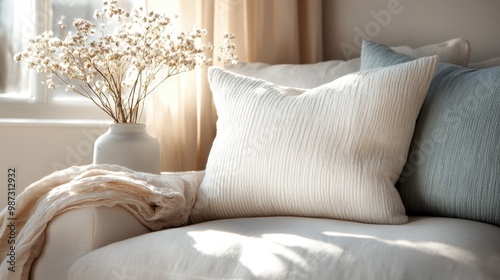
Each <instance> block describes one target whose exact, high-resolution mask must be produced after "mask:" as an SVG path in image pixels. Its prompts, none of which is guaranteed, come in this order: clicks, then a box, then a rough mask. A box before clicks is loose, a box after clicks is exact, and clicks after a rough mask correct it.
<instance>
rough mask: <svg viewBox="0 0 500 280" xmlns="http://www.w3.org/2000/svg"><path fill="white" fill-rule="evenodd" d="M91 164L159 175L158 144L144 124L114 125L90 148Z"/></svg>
mask: <svg viewBox="0 0 500 280" xmlns="http://www.w3.org/2000/svg"><path fill="white" fill-rule="evenodd" d="M94 164H115V165H120V166H123V167H127V168H129V169H132V170H135V171H140V172H147V173H154V174H160V144H159V142H158V140H157V139H156V138H154V137H153V136H151V135H150V134H148V133H147V132H146V125H145V124H137V123H114V124H111V125H109V128H108V131H107V132H106V133H104V134H103V135H101V136H100V137H99V138H97V140H96V141H95V144H94Z"/></svg>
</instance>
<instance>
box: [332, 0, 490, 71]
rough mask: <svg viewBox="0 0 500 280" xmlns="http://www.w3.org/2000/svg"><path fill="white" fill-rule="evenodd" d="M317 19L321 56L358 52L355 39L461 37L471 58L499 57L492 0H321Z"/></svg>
mask: <svg viewBox="0 0 500 280" xmlns="http://www.w3.org/2000/svg"><path fill="white" fill-rule="evenodd" d="M323 20H324V23H325V24H324V29H323V35H324V36H323V37H324V40H325V41H324V50H325V60H328V59H347V58H352V57H357V56H359V47H360V44H361V38H366V39H371V40H374V41H378V42H380V43H384V44H387V45H390V46H397V45H410V46H412V47H418V46H422V45H426V44H432V43H437V42H442V41H445V40H448V39H452V38H456V37H462V38H465V39H467V40H468V41H469V43H470V45H471V49H472V53H471V62H476V61H482V60H485V59H487V58H492V57H500V36H498V27H499V26H500V1H498V0H474V1H470V0H438V1H436V0H418V1H417V0H369V1H367V0H326V1H323ZM352 49H354V51H351V50H352Z"/></svg>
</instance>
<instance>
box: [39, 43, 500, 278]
mask: <svg viewBox="0 0 500 280" xmlns="http://www.w3.org/2000/svg"><path fill="white" fill-rule="evenodd" d="M365 44H366V46H365V45H364V46H363V52H362V56H361V62H359V61H355V62H353V61H350V62H342V61H332V62H325V63H319V64H314V65H302V66H299V65H277V66H272V65H266V64H245V63H242V64H240V65H239V66H237V67H236V68H233V69H231V70H232V71H233V72H236V73H240V74H244V75H248V76H255V77H260V78H265V79H266V80H269V81H271V82H274V83H276V84H281V85H284V86H300V84H297V83H300V82H301V81H302V82H303V83H305V84H304V87H309V88H312V87H315V86H316V85H321V84H323V83H326V82H329V81H331V80H333V79H334V78H337V77H336V75H338V76H342V75H344V74H345V73H343V72H342V71H344V70H342V71H341V73H340V72H339V73H338V72H336V70H337V69H341V68H342V69H345V67H346V64H345V63H348V64H349V63H353V64H357V65H355V66H354V68H353V69H352V70H350V71H348V72H355V71H357V70H359V67H360V66H359V65H361V69H368V68H373V67H381V66H387V65H391V64H396V63H401V62H404V61H401V60H409V58H408V57H406V56H404V55H401V54H396V53H391V52H392V51H391V50H389V49H388V48H385V47H384V46H383V45H378V44H376V43H373V42H371V43H370V42H365ZM365 47H366V50H365ZM402 49H404V48H402ZM402 49H399V50H398V51H400V52H403V53H406V54H408V55H412V54H415V53H414V52H413V51H414V50H411V49H406V51H404V50H402ZM424 50H425V51H424V53H421V54H420V55H421V56H425V55H427V54H432V53H434V54H436V53H437V54H438V56H439V57H440V59H441V61H443V60H447V61H449V59H450V58H447V59H444V58H443V55H442V53H446V54H450V52H454V54H453V55H451V60H453V59H456V61H449V62H452V63H456V64H462V66H465V65H466V64H467V61H468V54H469V52H470V49H469V46H468V44H467V42H466V41H464V40H462V39H457V40H452V41H448V42H445V43H442V44H437V45H432V46H427V47H426V48H424ZM419 51H422V49H420V50H419ZM464 56H465V59H464ZM381 64H384V65H381ZM464 64H465V65H464ZM339 65H342V66H341V67H340V68H338V66H339ZM443 65H444V66H443ZM375 71H378V70H375ZM453 71H458V72H459V74H458V75H457V76H453V73H452V72H453ZM324 73H329V75H323V74H324ZM437 73H438V74H437V75H445V77H444V78H446V75H452V76H450V77H451V79H448V80H446V79H445V80H446V82H445V85H446V86H450V84H451V85H453V84H454V83H458V84H457V86H458V88H457V87H454V86H451V88H452V89H453V90H450V91H447V92H445V94H441V93H440V92H441V90H442V86H443V85H442V84H438V85H436V84H431V86H430V90H431V91H433V92H432V93H429V94H427V98H426V100H425V101H424V103H423V107H422V111H420V116H419V119H418V122H417V124H416V130H415V134H414V135H413V138H412V144H411V146H410V148H409V151H408V158H407V161H406V165H405V168H404V169H403V170H402V172H401V176H400V177H399V181H398V183H397V184H396V186H397V188H398V190H399V195H400V196H401V199H402V202H403V204H404V207H405V209H406V214H408V221H407V222H406V221H403V222H398V223H395V224H387V223H386V224H384V223H376V222H374V223H369V222H368V223H367V222H360V221H355V220H351V221H349V219H348V218H345V219H336V218H328V217H307V215H280V214H278V215H271V214H272V213H271V214H269V213H267V212H264V214H263V215H259V214H258V213H259V212H258V211H261V210H260V208H259V207H260V206H259V205H252V204H250V209H247V208H245V207H247V205H240V206H241V207H240V208H238V209H237V210H240V209H245V211H247V212H244V213H239V212H238V211H233V212H231V213H229V214H227V213H226V212H225V211H222V210H220V209H217V208H216V206H210V207H208V208H206V207H205V206H206V205H205V206H204V207H202V206H199V205H198V206H196V205H195V209H194V210H193V213H194V214H193V217H192V220H193V221H195V222H196V223H193V224H190V225H187V226H183V227H178V228H171V229H167V230H162V231H157V232H150V230H148V228H146V227H145V226H143V225H142V224H141V223H139V222H138V221H137V219H136V218H135V217H134V216H133V215H132V214H130V213H128V212H127V211H126V210H125V209H123V208H121V207H113V208H107V207H92V208H83V209H76V210H71V211H68V212H65V213H63V214H61V215H59V216H57V217H56V218H55V219H54V220H53V221H52V222H51V223H50V224H49V226H48V229H47V233H46V240H45V245H44V249H43V251H42V254H41V255H40V256H39V258H38V259H37V260H36V261H35V263H34V265H33V267H32V269H31V278H32V279H35V280H36V279H500V203H499V201H500V197H499V195H500V189H499V188H500V184H499V183H500V179H499V178H498V176H499V175H498V174H499V173H498V167H499V166H500V161H499V158H500V149H499V148H500V146H499V145H498V143H499V141H498V140H499V137H500V134H499V133H498V132H499V130H498V121H499V120H500V116H499V113H498V111H499V110H497V109H500V86H499V82H500V69H499V68H498V67H497V68H492V69H487V70H467V69H465V68H461V67H459V66H453V65H452V64H446V65H445V64H442V63H441V64H440V66H439V68H438V70H437ZM450 73H452V74H450ZM223 75H230V74H224V73H223ZM467 75H473V79H475V80H477V82H479V83H480V84H474V85H472V86H473V87H474V89H475V90H477V91H476V92H480V93H481V94H479V95H478V94H476V95H473V94H472V95H471V96H472V97H470V98H465V99H460V98H461V97H453V92H459V91H460V90H461V89H463V88H464V85H463V84H461V83H459V82H460V79H462V78H463V77H466V76H467ZM283 77H284V78H283ZM235 79H246V78H241V77H235ZM471 79H472V78H471ZM243 81H245V80H243ZM251 81H252V82H253V81H254V80H251ZM433 81H434V83H437V82H436V80H433ZM288 82H290V83H294V84H293V85H290V84H287V83H288ZM311 83H312V84H311ZM436 88H437V89H436ZM450 92H451V93H450ZM464 92H465V93H467V92H469V91H467V90H465V91H464ZM470 92H473V90H471V91H470ZM441 95H443V96H444V97H443V98H444V99H443V100H441V99H440V98H441ZM449 95H451V96H452V97H451V98H456V99H458V100H459V101H457V102H458V103H453V102H454V101H453V100H450V99H449ZM463 100H466V101H463ZM433 102H435V103H433ZM442 102H447V104H450V106H449V107H447V106H443V105H442V104H441V103H442ZM464 102H465V103H464ZM436 104H437V105H436ZM440 104H441V105H440ZM464 104H465V105H464ZM471 104H472V105H471ZM471 106H472V107H471ZM440 108H441V109H440ZM450 108H451V109H450ZM454 110H455V111H454ZM455 113H456V114H455ZM440 118H442V119H443V122H440V121H439V119H440ZM450 120H452V121H451V122H450ZM456 121H460V122H459V123H460V125H456V124H457V123H456ZM461 121H464V122H461ZM443 126H448V127H450V128H451V129H452V130H450V132H446V133H451V134H446V133H445V134H442V135H441V134H440V135H439V136H440V137H438V138H433V137H434V136H436V135H437V134H431V136H432V137H431V136H429V134H426V133H433V132H434V133H437V132H436V131H438V132H442V129H444V128H443ZM412 133H413V130H412ZM443 135H447V138H446V139H445V140H446V141H444V140H443ZM462 135H465V136H463V137H465V138H464V139H463V141H461V140H460V139H461V138H462ZM471 135H476V136H477V141H478V142H479V145H476V144H475V143H471V145H470V148H471V149H476V150H474V151H473V152H471V151H467V150H464V149H465V148H464V146H463V145H466V147H469V146H467V145H468V144H467V143H469V142H470V137H471ZM436 137H437V136H436ZM485 138H486V139H485ZM429 139H431V140H432V141H431V142H429V141H428V140H429ZM438 140H443V141H441V142H440V141H438ZM464 143H465V144H464ZM450 156H451V158H449V157H450ZM462 156H463V157H462ZM464 157H465V158H464ZM481 157H482V158H481ZM461 159H462V161H460V160H461ZM443 160H448V162H443ZM403 163H404V162H403ZM210 164H212V163H210V162H209V163H208V167H210ZM208 167H207V171H206V172H207V174H209V173H210V172H212V173H213V172H214V170H213V169H212V170H211V169H210V168H208ZM471 170H472V171H471ZM200 172H205V171H200ZM210 176H213V174H212V175H210ZM209 179H210V178H209ZM209 179H207V180H209ZM263 180H265V179H263ZM438 183H439V184H438ZM210 191H213V190H211V189H210V188H208V187H207V185H205V186H200V189H199V194H198V195H199V196H200V193H201V194H202V195H204V197H201V196H200V198H199V199H198V200H199V201H202V200H203V199H207V197H208V198H210V197H211V196H210ZM203 192H205V193H203ZM231 195H232V194H231V193H226V194H225V197H222V198H221V197H220V196H219V197H215V198H214V199H222V200H224V199H226V198H228V197H230V196H231ZM248 195H249V196H250V197H253V196H254V195H255V194H253V193H251V191H249V193H248ZM221 196H224V193H223V194H221ZM398 199H399V196H398ZM320 200H321V198H320V199H318V205H319V204H321V203H322V202H321V201H320ZM199 201H197V203H199ZM278 202H280V201H278ZM209 203H211V204H212V205H216V203H215V202H214V200H212V201H209ZM217 203H226V202H224V201H222V202H221V201H217ZM228 205H229V204H227V203H226V204H225V206H226V207H233V208H234V207H238V205H236V206H234V205H232V206H231V205H229V206H228ZM313 206H314V205H313ZM276 207H278V206H276ZM283 207H288V206H283ZM373 207H375V208H374V209H376V207H378V205H377V204H376V203H375V205H374V206H373ZM278 208H279V207H278ZM312 208H314V207H312ZM280 209H281V208H280ZM287 209H288V208H287ZM307 209H309V208H307ZM367 209H369V208H367ZM254 210H255V211H257V212H256V213H257V214H255V213H254V214H252V215H245V213H253V212H252V211H254ZM275 210H276V209H274V208H273V211H275ZM278 210H279V209H278ZM278 210H276V211H278ZM292 210H294V209H292ZM301 210H303V209H299V210H297V211H301ZM262 211H269V210H262ZM294 211H295V210H294ZM304 211H306V210H304ZM352 211H353V212H355V211H356V209H354V210H352ZM207 212H214V213H217V214H213V215H212V213H207ZM234 213H236V214H234ZM266 213H267V214H266ZM277 213H283V212H279V211H278V212H277ZM372 214H373V213H367V215H368V216H369V217H371V216H373V215H372ZM206 215H208V216H211V217H208V218H207V217H206ZM231 215H232V216H231ZM239 216H241V217H239ZM251 216H255V217H251ZM258 216H260V217H258ZM317 216H321V215H317Z"/></svg>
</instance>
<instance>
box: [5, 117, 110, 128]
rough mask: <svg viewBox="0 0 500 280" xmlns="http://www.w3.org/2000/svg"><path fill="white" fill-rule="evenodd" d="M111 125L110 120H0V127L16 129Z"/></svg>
mask: <svg viewBox="0 0 500 280" xmlns="http://www.w3.org/2000/svg"><path fill="white" fill-rule="evenodd" d="M111 123H113V121H110V120H104V119H102V120H93V119H27V118H16V119H14V118H4V119H0V126H4V127H5V126H16V127H20V126H23V127H29V126H37V127H44V126H45V127H101V126H102V127H107V126H108V125H109V124H111Z"/></svg>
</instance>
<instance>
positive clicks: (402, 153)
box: [191, 57, 437, 224]
mask: <svg viewBox="0 0 500 280" xmlns="http://www.w3.org/2000/svg"><path fill="white" fill-rule="evenodd" d="M436 64H437V59H436V57H426V58H422V59H417V60H415V61H413V62H409V63H406V64H401V65H396V66H391V67H387V68H379V69H373V70H369V71H363V72H358V73H354V74H350V75H347V76H345V77H342V78H340V79H338V80H335V81H333V82H331V83H328V84H325V85H322V86H320V87H317V88H313V89H310V90H301V89H294V88H284V87H280V86H277V85H274V84H272V83H269V82H266V81H263V80H258V79H255V78H250V77H245V76H241V75H238V74H234V73H231V72H228V71H225V70H222V69H218V68H210V69H209V81H210V86H211V89H212V92H213V94H214V100H215V105H216V108H217V113H218V117H219V119H218V122H217V136H216V138H215V140H214V143H213V146H212V150H211V152H210V155H209V159H208V162H207V167H206V171H205V177H204V180H203V182H202V184H201V186H200V188H199V190H198V194H197V200H196V202H195V206H194V208H193V211H192V214H191V220H192V221H193V222H201V221H206V220H213V219H221V218H235V217H255V216H275V215H291V216H306V217H324V218H335V219H343V220H352V221H358V222H366V223H381V224H402V223H406V222H407V219H408V218H407V216H406V215H405V209H404V206H403V204H402V202H401V198H400V197H399V194H398V192H397V190H396V188H395V187H394V183H395V182H396V180H397V178H398V177H399V174H400V172H401V169H402V167H403V165H404V163H405V160H406V155H407V153H408V147H409V144H410V141H411V137H412V134H413V129H414V125H415V120H416V118H417V115H418V112H419V110H420V107H421V105H422V102H423V100H424V98H425V95H426V92H427V89H428V87H429V82H430V80H431V79H432V77H433V75H434V73H435V68H436Z"/></svg>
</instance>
